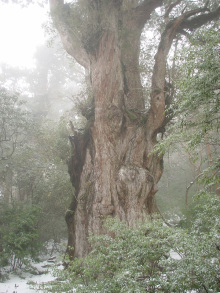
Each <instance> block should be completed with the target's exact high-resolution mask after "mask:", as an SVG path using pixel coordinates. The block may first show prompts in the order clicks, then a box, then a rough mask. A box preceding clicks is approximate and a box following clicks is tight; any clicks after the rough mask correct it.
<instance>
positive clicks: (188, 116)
mask: <svg viewBox="0 0 220 293" xmlns="http://www.w3.org/2000/svg"><path fill="white" fill-rule="evenodd" d="M218 25H219V23H216V24H215V27H209V28H205V29H204V28H203V29H200V30H198V31H197V32H196V33H195V34H194V35H193V36H192V37H190V44H189V45H188V46H186V49H184V50H183V51H182V52H181V54H180V60H178V61H179V62H180V64H181V68H179V72H178V75H179V77H178V79H177V80H176V87H177V88H178V90H177V93H178V96H177V99H176V101H175V105H173V106H172V107H173V109H172V113H173V114H174V119H173V122H174V123H171V124H170V126H169V127H168V131H167V136H166V138H165V139H163V140H161V141H160V143H159V144H158V145H157V146H156V148H155V150H154V151H155V152H158V153H159V154H164V153H165V152H167V150H168V149H169V148H172V149H173V146H174V145H177V144H182V145H184V146H185V149H186V152H187V153H188V154H190V156H191V158H190V159H191V162H192V163H193V164H194V165H196V161H198V159H199V156H200V155H201V154H202V156H203V160H202V164H201V166H199V165H198V164H197V165H198V168H196V169H197V170H196V171H197V174H196V175H198V174H199V173H201V176H199V180H197V182H203V186H202V188H203V189H205V190H206V191H208V192H210V191H211V190H212V191H214V190H215V191H216V189H217V186H218V185H219V182H220V177H219V166H220V165H219V119H220V116H219V113H220V103H219V101H220V90H219V76H220V59H219V37H220V34H219V30H218Z"/></svg>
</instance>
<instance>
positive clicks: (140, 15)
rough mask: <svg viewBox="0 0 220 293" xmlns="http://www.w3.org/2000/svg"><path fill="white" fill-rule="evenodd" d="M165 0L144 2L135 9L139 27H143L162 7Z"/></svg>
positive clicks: (146, 0) (145, 0) (147, 0)
mask: <svg viewBox="0 0 220 293" xmlns="http://www.w3.org/2000/svg"><path fill="white" fill-rule="evenodd" d="M162 4H163V0H144V1H143V2H142V3H141V4H140V5H139V6H137V7H136V8H135V14H136V16H135V19H136V22H137V24H138V26H139V27H143V26H144V25H145V23H146V21H147V20H148V19H150V16H151V13H152V12H153V11H154V10H155V9H156V8H157V7H160V6H162Z"/></svg>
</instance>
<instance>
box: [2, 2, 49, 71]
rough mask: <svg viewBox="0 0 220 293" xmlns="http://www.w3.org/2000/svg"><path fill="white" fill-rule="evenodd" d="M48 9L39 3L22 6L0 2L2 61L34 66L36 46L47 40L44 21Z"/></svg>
mask: <svg viewBox="0 0 220 293" xmlns="http://www.w3.org/2000/svg"><path fill="white" fill-rule="evenodd" d="M46 19H47V11H45V9H42V8H41V7H39V6H37V5H35V6H34V5H30V6H29V7H28V8H21V7H20V6H19V5H15V4H3V3H1V2H0V63H1V62H3V63H7V64H10V65H12V66H19V67H32V66H34V61H33V55H34V53H35V50H36V47H37V46H39V45H41V44H43V43H44V42H45V37H44V34H45V33H44V30H43V28H42V23H43V22H44V21H45V20H46Z"/></svg>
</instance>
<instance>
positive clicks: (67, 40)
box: [49, 0, 89, 69]
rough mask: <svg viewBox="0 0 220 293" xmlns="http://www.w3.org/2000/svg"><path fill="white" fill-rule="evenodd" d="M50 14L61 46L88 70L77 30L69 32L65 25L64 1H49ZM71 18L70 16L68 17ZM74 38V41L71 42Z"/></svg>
mask: <svg viewBox="0 0 220 293" xmlns="http://www.w3.org/2000/svg"><path fill="white" fill-rule="evenodd" d="M49 3H50V12H51V16H52V19H53V22H54V25H55V27H56V29H57V30H58V32H59V34H60V38H61V40H62V43H63V46H64V48H65V50H66V51H67V53H69V54H70V55H71V56H72V57H73V58H74V59H75V60H76V61H77V62H78V63H79V64H80V65H82V66H83V67H84V68H86V69H88V68H89V58H88V56H87V53H86V51H85V49H84V48H83V45H82V42H81V38H80V36H79V35H78V31H77V30H74V31H73V30H71V28H70V25H69V23H67V16H68V15H67V13H68V11H67V8H68V6H66V5H65V4H64V0H49ZM70 17H71V16H70ZM73 37H74V40H73Z"/></svg>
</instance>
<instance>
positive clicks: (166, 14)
mask: <svg viewBox="0 0 220 293" xmlns="http://www.w3.org/2000/svg"><path fill="white" fill-rule="evenodd" d="M181 2H182V0H177V1H176V2H173V3H171V4H170V5H169V6H168V8H167V10H166V12H165V15H164V18H165V20H168V18H169V15H170V12H171V11H172V10H173V8H175V7H176V6H177V5H178V4H180V3H181Z"/></svg>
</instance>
